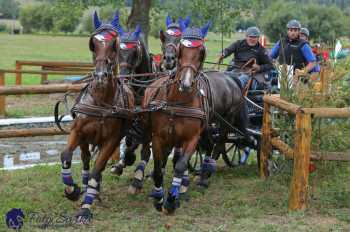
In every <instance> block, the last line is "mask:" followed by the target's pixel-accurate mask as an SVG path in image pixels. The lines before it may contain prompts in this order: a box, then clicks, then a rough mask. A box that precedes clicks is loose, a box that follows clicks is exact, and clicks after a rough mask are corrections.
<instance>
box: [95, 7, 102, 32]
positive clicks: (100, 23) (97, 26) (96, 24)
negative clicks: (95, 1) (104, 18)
mask: <svg viewBox="0 0 350 232" xmlns="http://www.w3.org/2000/svg"><path fill="white" fill-rule="evenodd" d="M101 25H102V22H101V21H100V19H99V18H98V15H97V12H96V11H95V12H94V26H95V29H97V28H99V27H100V26H101Z"/></svg>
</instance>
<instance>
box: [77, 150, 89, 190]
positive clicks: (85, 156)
mask: <svg viewBox="0 0 350 232" xmlns="http://www.w3.org/2000/svg"><path fill="white" fill-rule="evenodd" d="M80 150H81V160H82V162H83V168H82V170H81V177H82V187H83V189H82V192H83V193H84V192H86V189H87V186H88V181H89V171H90V160H91V153H90V150H89V144H82V145H80Z"/></svg>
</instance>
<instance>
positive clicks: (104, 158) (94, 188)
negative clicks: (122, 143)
mask: <svg viewBox="0 0 350 232" xmlns="http://www.w3.org/2000/svg"><path fill="white" fill-rule="evenodd" d="M118 143H119V140H112V141H111V140H110V141H108V142H106V143H105V144H103V146H102V149H101V151H100V154H99V155H98V157H97V160H96V162H95V165H94V168H93V170H92V171H91V174H90V177H89V182H88V187H87V190H86V194H85V196H84V200H83V202H82V206H81V209H80V211H79V212H78V214H77V215H76V219H77V222H78V223H80V224H87V223H89V222H90V220H91V218H92V214H91V210H90V208H91V206H92V203H93V201H94V200H95V198H96V196H97V195H98V194H99V191H100V184H101V178H102V171H103V170H104V169H105V167H106V164H107V162H108V160H109V159H110V158H111V156H112V153H113V151H114V149H115V147H116V146H118V145H119V144H118Z"/></svg>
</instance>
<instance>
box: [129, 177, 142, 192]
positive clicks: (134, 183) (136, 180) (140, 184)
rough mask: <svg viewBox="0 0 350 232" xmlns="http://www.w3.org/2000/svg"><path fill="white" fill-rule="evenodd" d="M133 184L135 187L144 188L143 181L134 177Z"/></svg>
mask: <svg viewBox="0 0 350 232" xmlns="http://www.w3.org/2000/svg"><path fill="white" fill-rule="evenodd" d="M131 185H132V186H134V187H135V188H137V189H142V188H143V181H142V180H139V179H136V178H134V179H133V180H132V183H131Z"/></svg>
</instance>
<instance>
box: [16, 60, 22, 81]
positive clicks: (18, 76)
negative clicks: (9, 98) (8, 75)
mask: <svg viewBox="0 0 350 232" xmlns="http://www.w3.org/2000/svg"><path fill="white" fill-rule="evenodd" d="M16 70H17V71H21V70H22V64H21V63H20V62H19V61H16ZM21 84H22V73H20V72H18V73H16V85H21Z"/></svg>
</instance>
